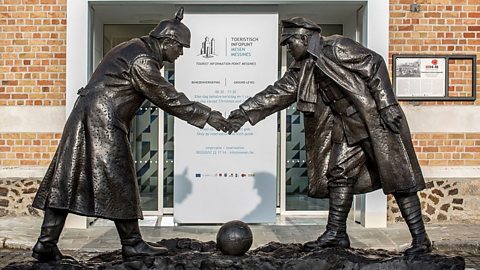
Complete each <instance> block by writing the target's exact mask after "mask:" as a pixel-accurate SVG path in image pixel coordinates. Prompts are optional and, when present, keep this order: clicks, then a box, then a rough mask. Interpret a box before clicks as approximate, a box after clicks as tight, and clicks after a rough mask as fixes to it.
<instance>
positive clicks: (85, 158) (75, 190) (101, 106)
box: [33, 37, 211, 219]
mask: <svg viewBox="0 0 480 270" xmlns="http://www.w3.org/2000/svg"><path fill="white" fill-rule="evenodd" d="M162 63H163V61H162V56H161V53H160V48H159V42H158V41H157V40H155V39H153V38H151V37H142V38H137V39H132V40H130V41H128V42H125V43H122V44H120V45H118V46H117V47H115V48H113V49H112V50H111V51H110V52H109V53H108V54H107V55H106V56H105V58H104V59H103V61H102V62H101V63H100V65H99V66H98V67H97V69H96V70H95V72H94V74H93V75H92V78H91V79H90V81H89V83H88V85H87V86H86V87H85V88H82V89H80V90H79V93H78V94H79V95H80V96H79V97H78V99H77V101H76V103H75V106H74V108H73V111H72V113H71V114H70V116H69V118H68V120H67V123H66V125H65V128H64V131H63V135H62V138H61V140H60V144H59V146H58V149H57V152H56V153H55V156H54V158H53V160H52V162H51V164H50V167H49V168H48V171H47V173H46V175H45V177H44V179H43V181H42V183H41V185H40V187H39V190H38V192H37V195H36V197H35V200H34V202H33V206H34V207H36V208H40V209H45V208H46V207H51V208H57V209H66V210H68V211H69V212H71V213H76V214H80V215H85V216H95V217H102V218H107V219H137V218H143V216H142V211H141V209H140V198H139V193H138V185H137V178H136V172H135V168H134V162H133V158H132V153H131V149H130V144H129V141H128V127H129V124H130V122H131V120H132V118H133V117H134V116H135V113H136V111H137V110H138V108H139V107H140V106H141V104H142V103H143V101H144V100H145V99H148V100H150V101H151V102H152V103H154V104H155V105H157V106H158V107H160V108H161V109H162V110H164V111H166V112H168V113H170V114H172V115H174V116H177V117H179V118H181V119H183V120H185V121H187V122H188V123H190V124H192V125H194V126H197V127H200V128H202V127H204V125H205V124H206V121H207V119H208V117H209V114H210V111H211V110H210V108H209V107H207V106H205V105H202V104H200V103H198V102H192V101H190V100H189V99H188V98H187V97H186V96H185V95H184V94H183V93H179V92H177V91H176V90H175V88H174V87H173V85H172V84H170V83H169V82H167V81H166V80H165V79H164V78H163V77H162V76H161V73H160V69H161V68H162V67H163V64H162Z"/></svg>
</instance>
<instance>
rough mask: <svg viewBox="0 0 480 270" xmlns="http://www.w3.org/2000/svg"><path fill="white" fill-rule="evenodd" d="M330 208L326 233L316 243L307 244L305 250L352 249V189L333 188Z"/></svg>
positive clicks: (331, 189)
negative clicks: (349, 226) (350, 229)
mask: <svg viewBox="0 0 480 270" xmlns="http://www.w3.org/2000/svg"><path fill="white" fill-rule="evenodd" d="M329 190H330V195H329V197H330V200H329V202H330V207H329V211H328V222H327V229H326V231H325V232H324V233H323V234H322V235H321V236H320V237H318V239H317V240H316V241H311V242H307V243H305V248H307V249H314V248H324V247H342V248H349V247H350V239H349V238H348V234H347V218H348V213H349V212H350V207H351V206H352V201H353V188H352V187H331V188H329Z"/></svg>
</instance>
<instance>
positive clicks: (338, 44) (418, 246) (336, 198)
mask: <svg viewBox="0 0 480 270" xmlns="http://www.w3.org/2000/svg"><path fill="white" fill-rule="evenodd" d="M282 26H283V30H282V35H281V42H280V44H281V45H282V46H287V49H288V52H289V53H290V54H291V55H292V56H293V58H294V59H295V61H294V63H293V64H292V65H291V66H290V68H289V69H288V71H287V72H286V73H285V74H284V75H283V77H282V78H281V79H279V80H278V81H277V82H275V83H274V84H273V85H270V86H268V87H267V88H266V89H265V90H263V91H261V92H259V93H257V94H256V95H255V96H254V97H252V98H249V99H247V100H246V101H245V102H244V103H243V104H241V105H240V107H239V109H237V110H234V111H233V112H232V113H231V114H230V116H229V121H230V124H231V125H232V128H231V129H230V131H229V132H236V131H238V130H239V129H240V127H241V126H242V125H243V124H244V123H245V122H247V121H249V122H250V123H251V124H252V125H255V124H256V123H257V122H259V121H261V120H262V119H264V118H265V117H266V116H268V115H270V114H272V113H274V112H277V111H280V110H282V109H284V108H286V107H288V106H289V105H291V104H292V103H294V102H297V103H296V106H297V110H299V111H301V112H303V113H304V119H305V139H306V140H305V144H306V149H307V164H308V165H307V167H308V177H309V196H311V197H315V198H329V203H330V206H329V214H328V222H327V227H326V231H325V232H324V233H323V234H322V235H321V236H320V237H318V239H317V240H316V241H312V242H307V243H306V244H305V246H306V247H307V248H317V247H344V248H348V247H350V240H349V237H348V235H347V232H346V220H347V216H348V212H349V210H350V207H351V204H352V199H353V194H358V193H365V192H369V191H373V190H376V189H379V188H382V189H383V192H384V193H385V194H393V196H394V197H395V200H396V202H397V203H398V206H399V207H400V211H401V213H402V216H403V218H404V219H405V221H406V223H407V225H408V228H409V230H410V233H411V235H412V238H413V240H412V243H411V246H410V247H409V248H407V249H406V250H405V254H406V255H411V254H421V253H426V252H430V251H431V250H432V246H431V242H430V240H429V238H428V236H427V233H426V232H425V226H424V224H423V220H422V213H421V208H420V202H419V198H418V196H417V191H420V190H422V189H424V188H425V182H424V179H423V176H422V172H421V170H420V166H419V163H418V160H417V157H416V155H415V151H414V148H413V145H412V139H411V135H410V131H409V128H408V125H407V121H406V119H405V116H404V114H403V111H402V109H401V108H400V106H399V104H398V102H397V100H396V98H395V96H394V93H393V90H392V86H391V82H390V78H389V75H388V70H387V67H386V65H385V62H384V60H383V59H382V57H381V56H380V55H379V54H377V53H375V52H373V51H371V50H369V49H367V48H365V47H364V46H362V45H360V44H359V43H357V42H355V41H353V40H352V39H350V38H347V37H343V36H339V35H334V36H328V37H324V36H322V35H321V34H320V32H321V28H320V27H319V26H318V25H316V24H315V23H313V22H311V21H309V20H307V19H304V18H299V17H295V18H291V19H288V20H283V21H282Z"/></svg>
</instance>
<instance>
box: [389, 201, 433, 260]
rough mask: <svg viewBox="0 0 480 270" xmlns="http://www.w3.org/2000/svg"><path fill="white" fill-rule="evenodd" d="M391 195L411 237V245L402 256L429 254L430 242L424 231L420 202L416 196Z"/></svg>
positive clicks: (430, 249)
mask: <svg viewBox="0 0 480 270" xmlns="http://www.w3.org/2000/svg"><path fill="white" fill-rule="evenodd" d="M393 195H394V197H395V200H396V201H397V204H398V207H399V208H400V212H401V213H402V217H403V219H405V222H406V223H407V225H408V229H409V230H410V234H411V235H412V244H411V245H410V247H408V248H407V249H406V250H405V252H404V255H417V254H423V253H428V252H431V251H432V242H430V239H429V238H428V235H427V232H426V231H425V225H424V224H423V219H422V211H421V207H420V200H419V199H418V196H417V194H416V193H406V194H402V193H396V194H393Z"/></svg>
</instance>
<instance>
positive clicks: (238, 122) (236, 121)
mask: <svg viewBox="0 0 480 270" xmlns="http://www.w3.org/2000/svg"><path fill="white" fill-rule="evenodd" d="M227 120H228V121H229V122H230V129H229V130H228V134H232V132H237V131H239V130H240V128H241V127H242V126H243V125H244V124H245V123H246V122H247V121H248V117H247V115H246V114H245V113H244V112H243V111H242V110H241V109H236V110H234V111H232V112H231V113H230V115H229V116H228V119H227Z"/></svg>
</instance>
